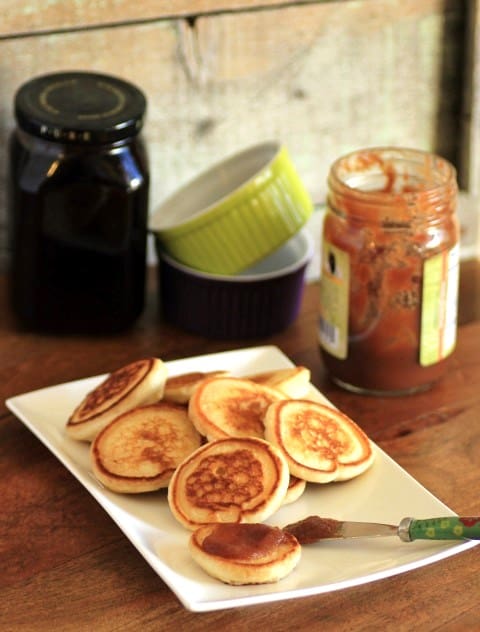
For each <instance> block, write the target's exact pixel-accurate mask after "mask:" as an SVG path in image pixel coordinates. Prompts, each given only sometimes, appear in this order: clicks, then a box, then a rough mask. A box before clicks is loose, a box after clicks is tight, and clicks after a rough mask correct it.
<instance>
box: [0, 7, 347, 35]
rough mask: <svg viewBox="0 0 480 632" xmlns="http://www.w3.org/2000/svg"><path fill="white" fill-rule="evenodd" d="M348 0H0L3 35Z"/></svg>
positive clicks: (0, 29) (0, 28)
mask: <svg viewBox="0 0 480 632" xmlns="http://www.w3.org/2000/svg"><path fill="white" fill-rule="evenodd" d="M344 1H345V0H300V1H299V0H165V1H163V2H158V1H157V0H142V2H131V0H78V1H77V2H72V1H67V2H66V1H65V0H51V1H50V2H48V3H46V2H44V0H29V1H27V0H21V1H20V2H15V3H12V2H11V0H0V13H1V15H2V23H1V24H0V37H6V36H13V35H21V34H30V35H31V34H33V33H41V32H45V31H58V30H68V29H79V28H92V27H98V26H101V25H103V26H108V25H114V24H122V23H127V22H133V23H135V22H143V21H149V20H160V19H173V18H178V17H185V16H192V15H193V16H198V15H205V14H218V13H224V12H232V11H234V12H235V11H248V10H253V9H255V10H262V9H265V8H273V7H275V8H280V7H282V6H289V5H295V4H308V3H314V2H316V4H320V3H321V2H344Z"/></svg>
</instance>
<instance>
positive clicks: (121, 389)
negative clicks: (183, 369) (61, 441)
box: [66, 358, 167, 441]
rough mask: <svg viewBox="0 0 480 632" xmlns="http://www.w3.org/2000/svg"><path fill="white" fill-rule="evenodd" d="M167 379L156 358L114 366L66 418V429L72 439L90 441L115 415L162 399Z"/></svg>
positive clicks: (160, 362) (164, 367) (161, 364)
mask: <svg viewBox="0 0 480 632" xmlns="http://www.w3.org/2000/svg"><path fill="white" fill-rule="evenodd" d="M166 379H167V369H166V366H165V364H164V363H163V362H162V361H161V360H160V359H158V358H145V359H141V360H137V361H136V362H132V363H130V364H128V365H126V366H124V367H121V368H119V369H117V370H116V371H114V372H113V373H111V374H110V375H109V376H108V377H107V378H106V379H105V380H104V381H103V382H101V384H99V386H97V387H96V388H94V389H93V390H92V391H90V392H89V393H88V394H87V395H86V397H85V398H84V399H83V400H82V401H81V402H80V404H79V405H78V406H77V408H75V410H74V411H73V413H72V415H71V416H70V418H69V419H68V421H67V425H66V429H67V433H68V434H69V435H70V436H71V437H72V438H74V439H78V440H81V441H92V439H93V438H94V437H95V436H96V435H97V434H98V432H100V430H102V429H103V428H105V426H106V425H107V424H108V423H110V421H112V420H113V419H115V417H117V416H118V415H121V414H122V413H124V412H127V411H128V410H131V409H132V408H135V407H136V406H143V405H146V404H152V403H154V402H156V401H158V400H159V399H161V397H162V395H163V390H164V387H165V381H166Z"/></svg>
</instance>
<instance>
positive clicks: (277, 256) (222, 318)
mask: <svg viewBox="0 0 480 632" xmlns="http://www.w3.org/2000/svg"><path fill="white" fill-rule="evenodd" d="M155 244H156V250H157V255H158V260H159V263H158V270H159V288H160V301H161V309H162V313H163V316H164V318H165V319H166V320H167V321H169V322H170V323H172V324H174V325H177V326H179V327H181V328H182V329H185V330H187V331H190V332H192V333H196V334H200V335H202V336H205V337H207V338H216V339H222V338H223V339H242V338H258V337H265V336H269V335H271V334H274V333H276V332H279V331H282V330H283V329H285V328H286V327H288V326H289V325H290V324H291V323H292V322H293V321H294V320H295V318H296V317H297V315H298V312H299V309H300V304H301V300H302V296H303V289H304V283H305V269H306V267H307V265H308V263H309V261H310V260H311V258H312V255H313V241H312V238H311V237H310V236H309V234H308V233H307V232H306V231H304V230H301V231H299V232H298V233H297V234H296V235H295V236H294V237H292V238H291V239H290V240H289V241H287V242H286V243H285V244H284V245H283V246H282V247H281V248H279V249H278V250H276V251H275V252H274V253H273V254H271V255H270V256H268V257H266V258H265V259H263V260H262V261H261V262H259V263H257V264H256V265H255V266H252V267H251V268H248V269H247V270H244V271H243V272H242V273H240V274H238V275H234V276H224V275H216V274H209V273H205V272H201V271H199V270H195V269H193V268H190V267H188V266H185V265H184V264H182V263H179V262H178V261H176V260H175V259H172V257H170V256H169V255H168V254H166V253H165V252H163V251H162V248H161V245H160V243H159V241H158V240H156V241H155Z"/></svg>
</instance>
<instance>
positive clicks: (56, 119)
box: [15, 72, 146, 144]
mask: <svg viewBox="0 0 480 632" xmlns="http://www.w3.org/2000/svg"><path fill="white" fill-rule="evenodd" d="M145 109H146V99H145V96H144V94H143V92H141V90H139V89H138V88H137V87H136V86H134V85H133V84H131V83H129V82H127V81H124V80H123V79H119V78H118V77H113V76H110V75H103V74H98V73H90V72H61V73H54V74H48V75H43V76H40V77H36V78H34V79H32V80H30V81H28V82H27V83H25V84H23V85H22V86H21V87H20V88H19V90H18V91H17V93H16V95H15V117H16V119H17V122H18V125H19V127H20V128H21V129H23V130H24V131H26V132H28V133H30V134H33V135H34V136H40V137H42V138H45V139H46V140H54V141H56V142H62V143H81V144H90V143H112V142H115V141H119V140H122V139H125V138H129V137H131V136H134V135H136V134H137V133H138V132H139V131H140V129H141V127H142V125H143V117H144V114H145Z"/></svg>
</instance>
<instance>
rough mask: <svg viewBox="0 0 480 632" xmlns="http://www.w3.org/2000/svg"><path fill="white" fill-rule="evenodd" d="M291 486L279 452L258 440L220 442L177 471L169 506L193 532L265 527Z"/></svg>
mask: <svg viewBox="0 0 480 632" xmlns="http://www.w3.org/2000/svg"><path fill="white" fill-rule="evenodd" d="M288 481H289V472H288V465H287V462H286V460H285V458H284V457H283V455H282V454H281V452H280V450H279V449H278V448H277V447H276V446H274V445H271V444H270V443H268V442H267V441H265V440H263V439H258V438H257V437H241V438H236V439H234V438H228V439H217V440H214V441H212V442H210V443H206V444H204V445H203V446H202V447H200V448H198V449H197V450H196V451H195V452H194V453H193V454H191V455H190V456H189V457H187V458H186V459H185V460H184V461H183V463H181V464H180V465H179V466H178V468H177V469H176V471H175V473H174V474H173V476H172V479H171V481H170V484H169V486H168V503H169V506H170V509H171V511H172V513H173V515H174V516H175V518H176V519H177V520H178V521H179V522H180V523H182V524H183V525H184V526H185V527H186V528H187V529H191V530H194V529H196V528H198V527H199V526H201V525H204V524H208V523H211V522H248V523H251V522H263V521H264V520H266V519H267V518H268V517H269V516H271V515H272V514H273V513H274V512H275V511H277V509H278V508H279V507H280V505H281V504H282V502H283V499H284V498H285V494H286V493H287V488H288Z"/></svg>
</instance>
